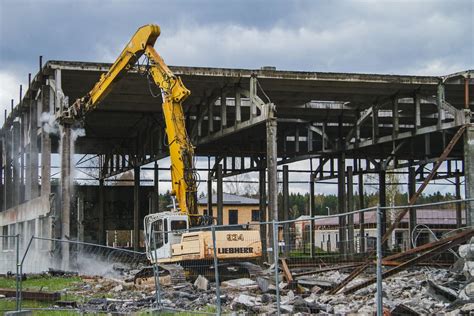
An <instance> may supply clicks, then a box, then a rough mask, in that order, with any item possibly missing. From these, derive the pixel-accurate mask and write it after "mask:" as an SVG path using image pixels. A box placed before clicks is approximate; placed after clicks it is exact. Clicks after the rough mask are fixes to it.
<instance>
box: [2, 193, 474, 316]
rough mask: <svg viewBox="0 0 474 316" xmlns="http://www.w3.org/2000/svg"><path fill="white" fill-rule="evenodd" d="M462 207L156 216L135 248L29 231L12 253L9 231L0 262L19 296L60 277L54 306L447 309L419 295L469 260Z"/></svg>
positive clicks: (217, 310)
mask: <svg viewBox="0 0 474 316" xmlns="http://www.w3.org/2000/svg"><path fill="white" fill-rule="evenodd" d="M466 210H467V207H466V201H451V202H440V203H431V204H424V205H416V206H393V207H383V208H382V207H372V208H368V209H363V210H358V211H354V212H350V213H344V214H336V215H329V216H316V217H309V216H306V217H305V216H303V217H300V218H298V219H294V220H289V221H280V222H276V221H275V222H267V223H249V224H235V225H223V226H217V225H215V226H209V227H198V228H196V227H195V228H189V227H188V224H187V222H186V221H183V218H181V217H180V216H183V215H176V217H166V216H165V217H163V218H161V219H160V220H157V221H154V222H153V223H152V224H151V225H150V226H149V228H147V229H146V236H147V238H145V243H146V244H147V249H148V252H147V253H146V254H145V253H140V252H134V251H130V250H126V249H119V248H112V247H106V246H101V245H96V244H90V243H84V242H75V241H69V240H57V239H48V238H39V237H32V238H31V239H30V240H28V241H27V242H25V244H26V246H25V247H26V248H25V249H19V244H20V243H21V242H20V239H21V238H19V237H18V236H2V239H1V240H2V257H1V259H0V265H1V266H0V268H1V269H2V270H1V271H2V273H8V271H11V272H10V275H11V276H12V277H13V278H16V276H19V275H22V274H26V275H27V279H26V280H25V281H21V280H22V279H21V278H19V279H18V286H19V289H20V291H19V293H22V294H24V293H27V292H24V291H21V289H23V290H25V289H26V290H31V283H28V282H33V281H34V279H35V277H36V276H37V275H38V274H42V275H44V273H45V272H46V274H47V275H48V277H53V278H54V277H60V278H61V277H64V278H66V279H68V278H69V280H70V281H72V283H71V282H70V283H68V284H67V285H64V286H63V285H60V284H58V285H57V287H56V289H57V291H58V292H59V297H57V298H56V301H55V302H54V304H55V305H56V306H69V308H70V309H76V310H80V311H83V312H84V311H85V312H88V311H89V312H97V311H106V312H134V311H144V310H153V311H155V312H164V313H173V312H187V313H192V314H227V313H232V312H246V313H250V314H257V313H265V314H280V313H281V314H289V313H329V314H344V313H348V312H358V313H374V312H376V313H378V314H380V313H382V307H383V306H385V308H390V309H394V308H398V307H399V306H402V305H403V306H404V307H406V308H412V309H413V310H418V312H419V313H433V312H434V313H436V312H441V311H443V308H446V306H447V305H439V304H437V303H436V302H435V301H433V299H432V298H426V297H425V296H426V295H427V293H429V291H434V290H433V289H431V290H429V288H430V287H433V288H436V286H437V285H436V284H435V285H433V284H431V283H429V282H428V280H430V279H436V278H444V279H446V280H449V277H448V276H449V275H450V274H449V273H453V272H452V271H451V272H449V271H448V270H447V268H448V267H451V265H452V264H453V263H454V262H456V264H457V265H458V270H459V269H460V271H462V273H464V274H466V273H471V272H474V271H471V270H472V269H471V270H469V267H470V266H471V265H472V263H469V262H468V259H466V260H467V261H466V263H464V266H460V268H459V263H458V262H459V260H460V259H463V258H470V257H469V255H467V257H466V255H464V256H463V255H461V251H458V249H457V247H458V246H459V245H463V244H466V243H467V244H469V243H470V240H471V238H472V237H473V236H474V229H473V227H472V226H471V227H466V223H467V216H466V215H467V212H466ZM184 219H186V218H184ZM463 247H465V246H463ZM469 247H471V246H469ZM18 249H19V250H18ZM470 249H471V248H469V251H471V250H470ZM463 253H466V250H463ZM467 253H468V252H467ZM146 257H148V258H146ZM472 257H473V259H474V256H472ZM469 260H470V259H469ZM471 261H473V260H471ZM454 266H456V265H454ZM17 267H18V268H19V271H18V272H16V268H17ZM427 267H428V268H427ZM466 267H467V268H466ZM31 280H33V281H31ZM58 280H59V281H57V282H63V281H61V280H60V279H58ZM420 280H421V281H420ZM456 280H457V281H456V282H457V284H458V285H459V284H461V283H460V281H459V280H460V277H457V279H456ZM382 281H383V283H382ZM446 282H447V281H446ZM446 282H444V283H443V286H446ZM459 286H460V285H459ZM50 287H51V288H52V289H54V288H55V287H54V285H50ZM407 288H414V289H417V290H416V291H415V292H410V293H409V296H410V298H411V301H413V302H414V303H411V301H410V300H405V301H403V299H402V298H403V297H404V296H406V295H407V294H406V293H405V292H406V289H407ZM427 288H428V289H427ZM441 288H442V287H441ZM35 289H36V290H37V288H35ZM44 290H45V289H44V288H41V289H40V292H42V291H44ZM46 290H47V291H46V292H51V291H49V290H51V289H49V290H48V289H46ZM382 290H383V292H384V293H385V294H384V296H386V297H388V299H387V300H386V301H385V302H383V301H382V297H383V296H382ZM438 290H439V288H438ZM404 291H405V292H404ZM462 291H463V290H462V289H461V288H459V290H458V293H461V292H462ZM435 292H436V291H435ZM436 293H438V292H436ZM396 295H399V296H397V297H395V296H396ZM423 295H425V296H423ZM438 295H439V293H438ZM459 295H461V294H459ZM18 298H19V301H20V302H21V301H22V296H21V295H18ZM430 300H431V301H430ZM23 301H24V302H26V301H27V299H26V298H23ZM425 301H426V302H427V303H426V304H427V306H428V307H423V304H424V303H425ZM58 302H59V303H58ZM384 303H385V305H384ZM428 303H429V304H428ZM58 304H59V305H58ZM410 304H411V305H410ZM413 304H415V305H413ZM416 304H418V305H416ZM50 305H51V304H50ZM420 306H421V307H420ZM19 308H21V303H20V306H19ZM24 308H30V307H28V306H24ZM56 308H57V307H56Z"/></svg>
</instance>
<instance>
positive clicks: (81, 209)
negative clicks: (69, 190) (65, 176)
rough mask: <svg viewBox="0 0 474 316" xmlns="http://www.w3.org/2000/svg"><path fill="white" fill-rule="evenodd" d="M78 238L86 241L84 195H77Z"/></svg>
mask: <svg viewBox="0 0 474 316" xmlns="http://www.w3.org/2000/svg"><path fill="white" fill-rule="evenodd" d="M77 240H78V241H84V195H83V194H81V193H79V194H78V196H77Z"/></svg>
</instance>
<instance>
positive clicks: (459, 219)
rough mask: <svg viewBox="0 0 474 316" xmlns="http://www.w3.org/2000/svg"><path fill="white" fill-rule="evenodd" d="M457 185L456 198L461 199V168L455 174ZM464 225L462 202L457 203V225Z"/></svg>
mask: <svg viewBox="0 0 474 316" xmlns="http://www.w3.org/2000/svg"><path fill="white" fill-rule="evenodd" d="M455 186H456V200H461V198H462V197H461V173H460V171H459V169H456V174H455ZM461 226H462V205H461V203H456V227H457V228H460V227H461Z"/></svg>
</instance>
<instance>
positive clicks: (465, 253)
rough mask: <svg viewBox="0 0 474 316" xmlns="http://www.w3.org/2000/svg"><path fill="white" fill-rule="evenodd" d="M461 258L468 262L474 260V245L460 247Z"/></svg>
mask: <svg viewBox="0 0 474 316" xmlns="http://www.w3.org/2000/svg"><path fill="white" fill-rule="evenodd" d="M458 253H459V256H460V257H461V258H464V259H466V260H474V243H469V244H466V245H461V246H459V249H458Z"/></svg>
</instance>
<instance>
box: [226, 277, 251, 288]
mask: <svg viewBox="0 0 474 316" xmlns="http://www.w3.org/2000/svg"><path fill="white" fill-rule="evenodd" d="M221 287H224V288H233V289H240V290H242V289H257V288H258V285H257V282H255V281H254V280H252V279H249V278H241V279H233V280H227V281H224V282H222V283H221Z"/></svg>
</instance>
